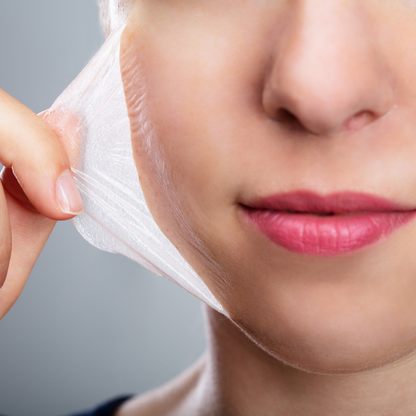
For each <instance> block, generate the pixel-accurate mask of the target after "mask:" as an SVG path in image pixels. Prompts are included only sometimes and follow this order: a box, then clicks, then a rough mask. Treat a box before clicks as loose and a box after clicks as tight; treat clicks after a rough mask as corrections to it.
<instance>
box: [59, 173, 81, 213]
mask: <svg viewBox="0 0 416 416" xmlns="http://www.w3.org/2000/svg"><path fill="white" fill-rule="evenodd" d="M56 200H57V202H58V205H59V208H61V211H62V212H63V213H65V214H71V215H78V214H80V213H81V212H82V210H83V208H82V201H81V197H80V195H79V192H78V189H77V187H76V185H75V181H74V178H73V177H72V174H71V172H70V171H69V170H67V171H66V172H64V173H63V174H62V175H61V176H60V177H59V179H58V181H57V182H56Z"/></svg>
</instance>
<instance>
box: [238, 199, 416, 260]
mask: <svg viewBox="0 0 416 416" xmlns="http://www.w3.org/2000/svg"><path fill="white" fill-rule="evenodd" d="M243 208H244V209H243V212H244V214H245V217H246V218H247V219H248V220H249V221H250V222H251V223H253V224H254V225H255V226H256V227H257V228H258V229H259V230H260V231H261V232H262V233H263V234H265V235H266V236H267V237H268V238H270V240H272V241H273V242H275V243H276V244H278V245H280V246H282V247H285V248H286V249H288V250H290V251H294V252H297V253H301V254H307V255H313V256H335V255H339V254H343V253H348V252H352V251H354V250H358V249H360V248H363V247H365V246H368V245H370V244H374V243H376V242H377V241H379V240H381V239H383V238H385V237H387V236H389V235H390V234H391V233H392V232H393V231H395V230H396V229H398V228H400V227H401V226H403V225H405V224H406V223H407V222H409V221H410V220H411V219H413V217H414V215H415V210H414V209H410V208H407V207H403V206H401V205H398V204H396V203H394V202H391V201H388V200H386V199H383V198H380V197H375V196H372V195H367V194H362V193H354V192H343V193H336V194H331V195H328V196H320V195H317V194H315V193H313V192H307V191H301V192H292V193H286V194H279V195H274V196H271V197H268V198H264V199H261V200H258V201H254V202H253V203H249V204H247V205H245V204H244V205H243Z"/></svg>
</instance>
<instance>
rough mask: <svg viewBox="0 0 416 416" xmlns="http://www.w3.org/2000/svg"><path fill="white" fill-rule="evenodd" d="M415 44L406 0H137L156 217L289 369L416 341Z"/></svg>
mask: <svg viewBox="0 0 416 416" xmlns="http://www.w3.org/2000/svg"><path fill="white" fill-rule="evenodd" d="M415 42H416V4H415V5H412V4H411V2H410V1H405V0H303V1H293V0H279V1H276V0H260V1H259V0H221V1H218V0H137V1H135V2H133V8H132V11H131V15H130V19H129V23H128V26H127V29H126V30H125V32H124V34H123V39H122V53H121V66H122V73H123V81H124V86H125V91H126V97H127V104H128V110H129V116H130V120H131V125H132V140H133V149H134V156H135V161H136V165H137V168H138V172H139V177H140V182H141V185H142V188H143V191H144V194H145V197H146V200H147V202H148V205H149V208H150V210H151V212H152V215H153V216H154V218H155V220H156V222H157V224H158V225H159V227H160V228H161V230H162V231H163V232H164V233H165V234H166V236H167V237H168V238H169V239H170V240H171V241H172V242H173V244H174V245H175V246H176V247H177V248H178V249H179V251H180V252H181V253H182V255H183V256H184V257H185V259H186V260H187V261H188V262H189V263H190V264H191V265H192V266H193V268H194V269H195V270H196V271H197V272H198V274H199V275H200V276H201V277H202V278H203V280H204V281H205V282H206V284H207V285H208V287H209V288H210V290H211V291H212V292H213V294H214V295H215V296H216V298H217V299H218V300H219V301H220V302H221V304H222V305H223V306H224V308H225V309H226V310H227V312H228V314H229V315H230V317H231V318H232V319H233V321H234V322H236V323H237V324H238V325H239V326H240V328H242V329H243V330H244V331H245V332H246V334H248V335H249V336H250V337H251V338H252V339H253V340H254V341H255V342H256V343H258V345H260V346H261V347H262V348H263V349H265V350H266V351H268V352H269V353H270V354H271V355H273V356H274V357H276V358H278V359H279V360H282V361H284V362H287V363H289V364H291V365H293V366H296V367H299V368H303V369H306V370H310V371H316V372H323V373H345V372H354V371H360V370H363V369H367V368H372V367H377V366H380V365H383V364H386V363H388V362H392V361H394V360H396V359H398V358H400V357H402V356H405V355H407V354H409V353H410V352H412V351H413V350H414V349H415V347H416V301H415V299H416V221H415V220H414V219H413V215H414V213H413V210H415V209H416V134H415V133H416V116H415V114H416V81H415V80H416V75H415V74H416V53H415ZM329 214H331V215H329Z"/></svg>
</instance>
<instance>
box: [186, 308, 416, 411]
mask: <svg viewBox="0 0 416 416" xmlns="http://www.w3.org/2000/svg"><path fill="white" fill-rule="evenodd" d="M206 320H207V328H208V345H209V348H208V354H207V359H206V362H205V366H204V370H203V371H202V374H201V378H200V383H199V387H198V389H197V390H198V392H199V393H198V399H200V400H198V399H197V400H196V401H199V402H200V405H199V406H198V407H199V408H200V409H201V408H203V409H205V411H204V412H202V413H201V414H204V415H205V414H209V415H215V416H225V415H226V416H229V415H233V416H246V415H247V416H248V415H273V416H278V415H287V414H290V415H291V416H300V415H305V414H308V415H320V416H327V415H328V416H329V415H330V416H334V415H337V416H344V415H345V416H346V415H348V416H350V415H351V414H360V415H363V416H364V415H378V416H379V415H380V416H381V415H390V414H400V415H403V416H404V415H409V416H410V415H414V409H415V408H416V359H415V357H413V356H412V357H407V358H405V359H402V360H400V361H399V362H395V363H394V364H391V365H389V366H384V367H383V368H379V369H376V370H371V371H366V372H361V373H354V374H347V375H345V374H343V375H333V374H331V375H322V374H311V373H307V372H305V371H302V370H298V369H295V368H293V367H289V366H287V365H285V364H282V363H281V362H279V361H277V360H276V359H275V358H273V357H272V356H270V355H269V354H267V353H266V352H264V351H263V350H262V349H261V348H259V347H258V346H257V345H255V344H254V343H253V342H252V341H251V340H250V339H248V338H247V336H246V335H244V334H243V333H242V332H241V331H240V330H239V329H238V328H237V327H236V326H235V325H234V324H233V323H232V322H231V321H229V320H228V319H227V318H225V317H224V316H222V315H220V314H219V313H217V312H215V311H214V310H212V309H210V308H208V307H207V308H206ZM208 397H209V399H207V402H206V403H203V404H202V405H201V401H202V402H203V401H204V398H208ZM213 398H214V400H213ZM194 403H195V401H194ZM208 409H209V410H208ZM205 412H206V413H205ZM198 414H199V413H198Z"/></svg>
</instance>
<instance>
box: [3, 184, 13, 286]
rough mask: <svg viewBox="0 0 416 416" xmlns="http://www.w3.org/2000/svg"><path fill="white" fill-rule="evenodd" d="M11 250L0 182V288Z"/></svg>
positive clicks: (8, 223)
mask: <svg viewBox="0 0 416 416" xmlns="http://www.w3.org/2000/svg"><path fill="white" fill-rule="evenodd" d="M11 251H12V236H11V231H10V222H9V213H8V210H7V203H6V197H5V195H4V190H3V186H2V185H1V182H0V288H1V287H2V286H3V284H4V281H5V280H6V276H7V270H8V268H9V262H10V255H11Z"/></svg>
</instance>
